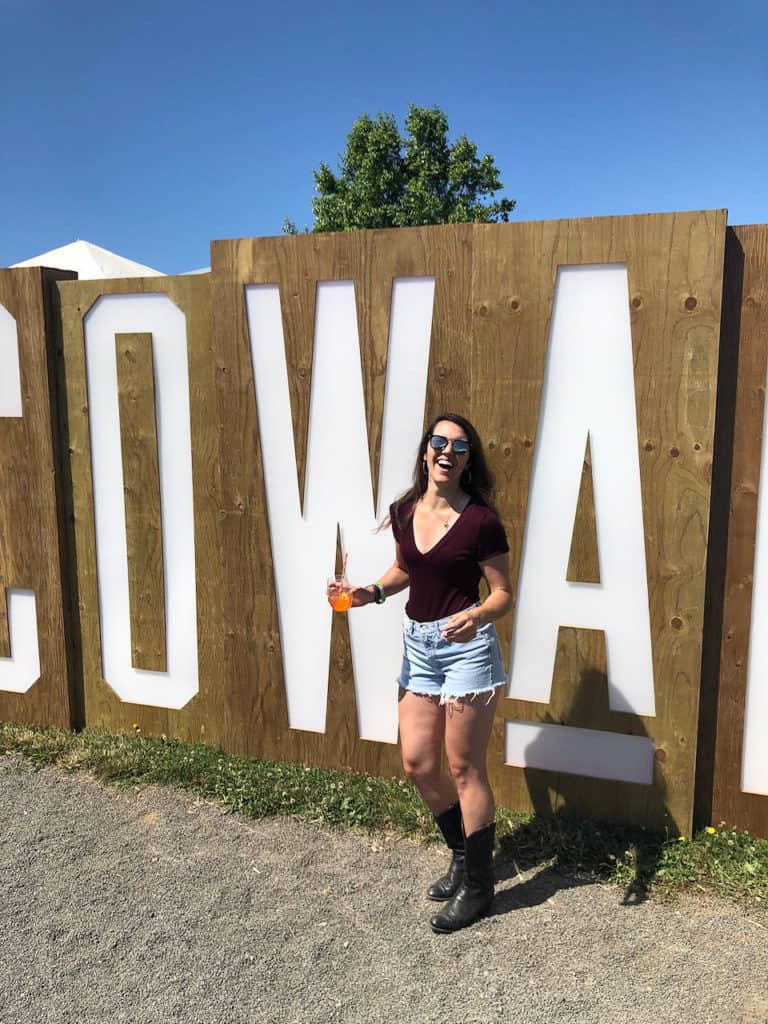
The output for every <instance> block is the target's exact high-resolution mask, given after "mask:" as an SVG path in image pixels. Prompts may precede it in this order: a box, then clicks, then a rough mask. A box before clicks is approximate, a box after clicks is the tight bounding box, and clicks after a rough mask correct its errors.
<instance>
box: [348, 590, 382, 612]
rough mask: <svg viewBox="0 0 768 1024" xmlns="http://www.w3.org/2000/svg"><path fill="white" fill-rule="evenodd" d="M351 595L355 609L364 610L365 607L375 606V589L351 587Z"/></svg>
mask: <svg viewBox="0 0 768 1024" xmlns="http://www.w3.org/2000/svg"><path fill="white" fill-rule="evenodd" d="M349 594H350V597H351V598H352V607H353V608H362V607H363V605H366V604H373V603H374V601H375V600H376V593H375V591H374V590H373V587H350V588H349Z"/></svg>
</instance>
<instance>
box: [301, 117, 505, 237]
mask: <svg viewBox="0 0 768 1024" xmlns="http://www.w3.org/2000/svg"><path fill="white" fill-rule="evenodd" d="M405 130H406V134H405V136H401V134H400V131H399V130H398V127H397V122H396V120H395V118H394V116H393V115H392V114H378V115H377V117H376V118H375V119H372V118H370V117H369V116H368V115H367V114H363V116H362V117H360V118H358V120H357V121H356V122H355V123H354V125H353V126H352V131H351V132H350V133H349V135H348V136H347V148H346V150H345V151H344V153H343V155H342V156H341V159H340V166H339V173H338V174H334V173H333V171H332V170H331V169H330V167H328V165H327V164H324V163H323V164H320V167H319V168H318V170H316V171H315V172H314V178H315V191H316V193H317V194H316V196H315V197H314V199H313V200H312V212H313V213H314V216H315V223H314V226H313V228H312V230H313V231H354V230H356V229H358V228H391V227H411V226H414V225H417V224H460V223H464V222H466V221H483V222H486V223H487V222H490V221H499V220H501V221H508V220H509V215H510V213H511V212H512V210H513V209H514V208H515V200H514V199H504V198H503V199H498V200H495V201H491V200H492V198H493V196H494V194H495V193H496V192H498V191H499V190H500V189H501V188H502V187H503V186H502V184H501V181H500V179H499V171H498V169H497V167H496V164H495V162H494V159H493V157H492V156H491V155H490V154H486V155H485V156H484V157H482V158H480V157H478V155H477V146H476V145H475V143H474V142H470V141H469V139H468V138H467V137H466V135H460V136H459V138H458V139H456V141H455V142H454V143H453V144H452V145H451V144H450V143H449V142H448V118H447V117H446V115H445V114H444V113H443V111H442V110H440V108H439V107H433V108H431V109H430V108H428V107H417V106H414V105H413V104H412V105H411V106H410V107H409V108H408V116H407V117H406V119H405ZM284 230H285V231H286V232H287V233H289V234H293V233H295V232H296V227H295V225H294V224H293V223H292V222H291V221H286V222H285V224H284Z"/></svg>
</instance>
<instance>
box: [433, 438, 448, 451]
mask: <svg viewBox="0 0 768 1024" xmlns="http://www.w3.org/2000/svg"><path fill="white" fill-rule="evenodd" d="M429 445H430V447H431V448H434V449H435V451H436V452H441V451H442V450H443V448H447V447H448V438H447V437H443V436H442V435H441V434H430V437H429Z"/></svg>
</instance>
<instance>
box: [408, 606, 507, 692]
mask: <svg viewBox="0 0 768 1024" xmlns="http://www.w3.org/2000/svg"><path fill="white" fill-rule="evenodd" d="M473 607H476V606H473ZM450 618H453V616H449V617H448V618H445V619H437V620H436V621H435V622H415V621H414V620H413V619H409V618H408V616H407V615H406V616H405V618H404V621H403V667H402V669H401V670H400V675H399V677H398V680H397V682H398V685H399V686H401V687H402V688H403V689H404V690H406V691H408V692H409V693H418V694H422V695H423V696H428V697H439V698H440V703H441V704H447V703H449V702H450V701H452V700H456V699H457V698H462V697H474V696H475V695H476V694H479V693H487V694H488V699H489V700H490V699H491V697H492V696H493V692H494V691H495V690H496V689H497V688H498V687H499V686H503V685H504V683H506V681H507V674H506V671H505V669H504V661H503V659H502V656H501V644H500V643H499V638H498V635H497V633H496V627H495V626H494V625H493V623H492V622H489V623H487V624H486V625H484V626H478V629H477V636H476V637H475V638H474V640H470V641H469V642H468V643H464V644H460V643H449V642H448V641H447V640H444V639H443V636H442V630H443V629H444V628H445V625H446V623H447V622H448V621H449V619H450Z"/></svg>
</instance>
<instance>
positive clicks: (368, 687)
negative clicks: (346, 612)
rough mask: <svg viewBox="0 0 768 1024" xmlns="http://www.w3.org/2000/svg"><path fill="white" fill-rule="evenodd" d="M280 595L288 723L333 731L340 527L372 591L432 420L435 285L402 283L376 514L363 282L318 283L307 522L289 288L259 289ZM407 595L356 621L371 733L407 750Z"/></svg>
mask: <svg viewBox="0 0 768 1024" xmlns="http://www.w3.org/2000/svg"><path fill="white" fill-rule="evenodd" d="M245 292H246V309H247V315H248V326H249V332H250V343H251V359H252V361H253V376H254V381H255V389H256V404H257V409H258V419H259V431H260V434H261V447H262V458H263V465H264V479H265V485H266V492H267V508H268V515H269V528H270V535H271V542H272V559H273V564H274V572H275V582H276V590H277V604H278V615H279V620H280V636H281V642H282V652H283V671H284V676H285V686H286V693H287V703H288V722H289V724H290V726H291V727H292V728H294V729H307V730H310V731H314V732H324V730H325V712H326V704H327V691H328V665H329V659H330V644H331V616H332V614H333V613H332V611H331V608H330V606H329V605H328V603H327V601H326V599H325V588H326V581H327V578H328V575H329V574H331V573H332V572H333V569H334V561H335V554H336V531H337V527H338V528H339V529H340V532H341V538H342V543H343V545H344V550H345V551H348V552H349V565H348V576H349V577H350V579H351V581H352V582H354V583H356V584H360V585H364V584H367V583H371V582H373V581H374V580H375V579H377V577H378V575H379V574H381V573H382V572H383V571H384V570H385V568H387V566H389V565H390V564H391V562H392V558H393V554H394V543H393V541H392V537H391V535H390V534H389V532H388V531H387V532H384V533H375V532H374V530H375V527H376V524H377V522H378V521H379V520H380V519H381V518H382V517H383V516H384V515H386V512H387V508H388V505H389V503H390V502H391V501H392V500H393V498H394V497H396V496H397V495H398V494H399V493H401V492H402V491H403V490H405V488H406V487H407V486H408V483H409V479H410V473H411V470H412V468H413V461H414V458H415V455H416V448H417V445H418V441H419V438H420V436H421V431H422V425H423V421H424V401H425V395H426V387H427V367H428V363H429V339H430V330H431V323H432V306H433V301H434V279H433V278H427V277H422V278H409V279H404V280H396V281H395V282H394V283H393V288H392V309H391V319H390V332H389V349H388V355H387V379H386V388H385V395H384V412H383V422H382V433H381V460H380V465H379V492H378V503H377V505H376V508H374V499H373V486H372V481H371V471H370V460H369V454H368V431H367V427H366V418H365V398H364V394H363V380H362V370H361V363H360V342H359V338H358V332H357V315H356V309H355V292H354V285H353V283H352V282H351V281H322V282H318V285H317V299H316V309H315V337H314V355H313V362H312V392H311V397H310V409H309V438H308V443H307V466H306V474H305V479H306V484H305V493H304V514H303V515H302V510H301V502H300V499H299V486H298V474H297V471H296V452H295V448H294V443H293V436H294V435H293V423H292V419H291V406H290V398H289V391H288V373H287V368H286V361H285V343H284V338H283V327H282V317H281V312H280V293H279V289H278V288H277V287H276V286H275V285H250V286H248V287H247V288H246V289H245ZM404 603H405V595H398V598H396V599H390V600H388V601H387V603H386V604H385V605H384V606H383V607H377V608H365V609H360V610H358V611H355V612H353V613H352V614H351V615H350V617H349V628H350V641H351V647H352V664H353V670H354V676H355V692H356V696H357V708H358V728H359V733H360V736H361V738H363V739H369V740H379V741H383V742H388V743H395V742H396V741H397V692H396V687H395V679H396V676H397V674H398V671H399V668H400V658H401V646H402V642H401V630H400V628H399V619H400V616H401V614H402V609H403V606H404Z"/></svg>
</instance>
